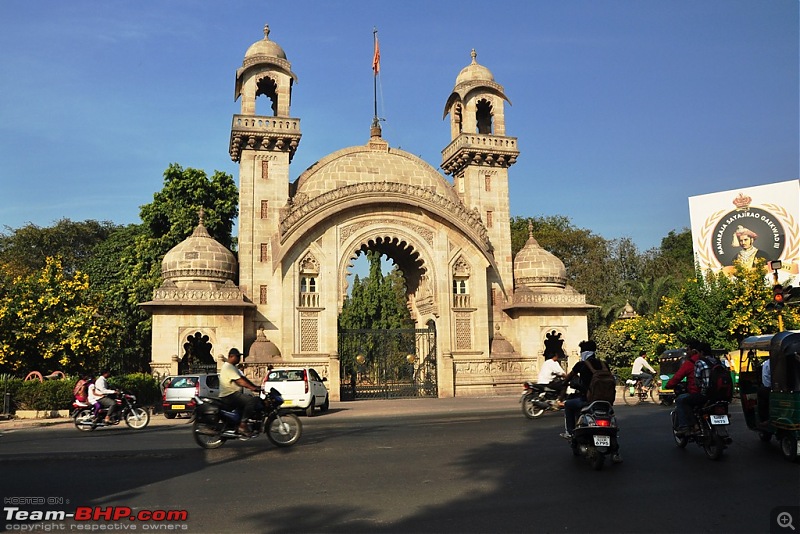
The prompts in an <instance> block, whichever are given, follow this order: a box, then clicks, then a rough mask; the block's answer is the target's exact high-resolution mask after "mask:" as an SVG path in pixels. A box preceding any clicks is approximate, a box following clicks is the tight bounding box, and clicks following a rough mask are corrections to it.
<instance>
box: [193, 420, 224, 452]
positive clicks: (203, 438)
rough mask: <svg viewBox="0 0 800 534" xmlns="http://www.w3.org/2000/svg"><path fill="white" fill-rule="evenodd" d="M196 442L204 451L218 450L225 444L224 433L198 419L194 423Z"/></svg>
mask: <svg viewBox="0 0 800 534" xmlns="http://www.w3.org/2000/svg"><path fill="white" fill-rule="evenodd" d="M192 436H194V441H195V443H197V444H198V445H200V446H201V447H203V448H204V449H218V448H220V447H222V444H223V443H225V438H223V437H222V432H220V431H219V429H217V428H215V427H214V426H213V425H209V424H206V423H201V422H200V421H198V420H197V419H195V420H194V422H193V423H192Z"/></svg>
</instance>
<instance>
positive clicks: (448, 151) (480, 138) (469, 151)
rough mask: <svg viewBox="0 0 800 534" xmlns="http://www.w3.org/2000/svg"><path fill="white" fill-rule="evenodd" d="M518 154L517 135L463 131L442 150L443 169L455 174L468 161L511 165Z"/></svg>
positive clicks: (502, 165) (504, 165)
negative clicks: (466, 132)
mask: <svg viewBox="0 0 800 534" xmlns="http://www.w3.org/2000/svg"><path fill="white" fill-rule="evenodd" d="M517 156H519V149H517V138H516V137H505V136H498V135H483V134H465V133H462V134H461V135H459V136H458V137H456V138H455V139H453V141H452V142H451V143H450V144H449V145H447V146H446V147H445V149H444V150H442V170H444V172H446V173H447V174H453V173H454V172H456V171H457V170H458V169H460V168H461V167H463V166H464V165H467V164H468V163H475V164H483V165H498V166H501V167H510V166H511V165H513V164H514V163H516V161H517Z"/></svg>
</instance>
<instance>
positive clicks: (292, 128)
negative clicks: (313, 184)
mask: <svg viewBox="0 0 800 534" xmlns="http://www.w3.org/2000/svg"><path fill="white" fill-rule="evenodd" d="M296 81H297V76H295V74H294V73H293V72H292V66H291V64H290V63H289V61H287V60H286V53H285V52H284V51H283V49H282V48H281V47H280V46H279V45H278V44H277V43H276V42H274V41H271V40H270V39H269V26H265V27H264V38H263V39H262V40H260V41H258V42H256V43H254V44H253V45H252V46H251V47H250V48H248V49H247V52H246V53H245V55H244V61H243V62H242V66H241V68H239V69H237V70H236V89H235V93H234V99H239V98H240V97H241V102H242V107H241V113H240V114H238V115H234V116H233V124H232V125H231V140H230V154H231V159H233V161H238V162H239V288H240V289H241V290H242V292H243V293H244V294H245V295H246V296H247V297H248V298H250V299H251V300H252V301H253V302H254V303H255V304H256V305H257V306H258V314H257V317H256V318H255V322H256V323H258V324H257V325H249V327H246V328H247V332H246V333H245V336H246V337H250V338H252V337H253V336H254V335H255V334H254V330H255V328H256V327H262V326H264V327H267V328H269V327H270V326H272V327H275V325H269V324H267V323H268V319H267V318H269V317H279V316H280V314H279V313H278V312H279V310H280V294H281V293H280V287H278V286H279V285H280V284H279V283H274V282H273V269H272V251H271V247H270V242H271V241H272V239H273V237H274V236H276V235H277V234H278V231H279V228H278V225H279V222H280V221H279V209H280V208H281V207H283V206H284V205H286V201H287V199H288V197H289V162H291V160H292V157H293V156H294V153H295V151H296V150H297V145H298V144H299V143H300V137H301V134H300V119H295V118H292V117H291V116H290V114H289V108H290V106H291V100H292V85H293V84H294V82H296ZM259 96H264V97H266V98H262V99H259V102H258V103H259V106H263V108H260V109H259V110H258V111H260V112H261V113H259V114H257V113H256V99H257V97H259ZM267 100H268V101H267Z"/></svg>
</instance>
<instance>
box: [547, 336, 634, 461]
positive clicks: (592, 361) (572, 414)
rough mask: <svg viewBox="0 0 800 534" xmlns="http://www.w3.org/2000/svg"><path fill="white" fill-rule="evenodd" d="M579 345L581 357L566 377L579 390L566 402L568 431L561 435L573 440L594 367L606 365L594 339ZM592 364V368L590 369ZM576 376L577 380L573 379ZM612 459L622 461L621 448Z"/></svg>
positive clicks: (565, 423)
mask: <svg viewBox="0 0 800 534" xmlns="http://www.w3.org/2000/svg"><path fill="white" fill-rule="evenodd" d="M578 346H579V347H580V349H581V359H580V361H579V362H577V363H576V364H575V365H574V366H573V367H572V370H571V371H570V372H569V374H567V377H566V378H565V379H564V382H565V384H568V385H570V386H571V387H572V388H573V389H575V390H577V393H576V395H575V396H574V397H573V398H571V399H567V401H566V402H565V403H564V427H565V428H566V432H564V433H562V434H561V437H562V438H565V439H568V440H572V432H573V431H574V430H575V424H576V423H577V420H578V415H579V414H580V412H581V408H583V407H584V406H586V405H587V404H589V401H588V400H587V398H586V394H587V392H588V391H589V383H590V382H591V381H592V374H593V373H592V369H594V370H600V369H602V368H603V366H604V365H605V364H604V363H603V362H601V361H600V359H599V358H598V357H597V354H596V351H597V344H596V343H595V342H594V341H592V340H588V341H581V342H580V343H579V344H578ZM590 366H591V369H589V367H590ZM576 377H577V380H573V379H574V378H576ZM565 389H566V386H565ZM611 461H612V462H614V463H617V464H618V463H621V462H622V455H621V454H620V452H619V449H617V450H616V451H615V452H614V454H613V455H612V456H611Z"/></svg>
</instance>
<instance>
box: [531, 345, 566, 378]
mask: <svg viewBox="0 0 800 534" xmlns="http://www.w3.org/2000/svg"><path fill="white" fill-rule="evenodd" d="M558 358H559V354H558V353H554V354H553V355H552V357H551V358H550V359H549V360H545V361H544V364H543V365H542V368H541V369H540V370H539V377H538V378H537V382H538V383H539V384H550V383H551V382H553V381H554V380H556V379H562V380H563V378H564V377H565V376H566V375H567V373H565V372H564V369H562V368H561V365H559V363H558Z"/></svg>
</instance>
